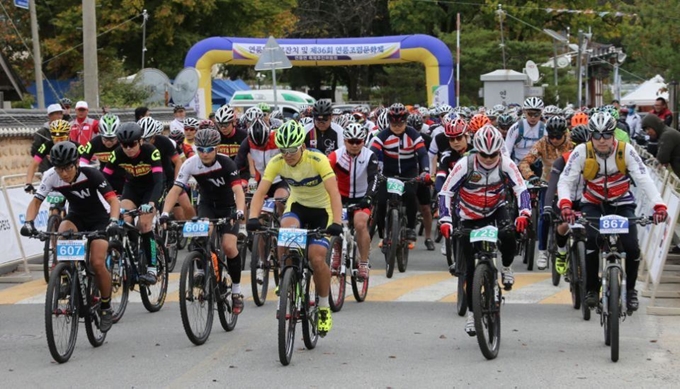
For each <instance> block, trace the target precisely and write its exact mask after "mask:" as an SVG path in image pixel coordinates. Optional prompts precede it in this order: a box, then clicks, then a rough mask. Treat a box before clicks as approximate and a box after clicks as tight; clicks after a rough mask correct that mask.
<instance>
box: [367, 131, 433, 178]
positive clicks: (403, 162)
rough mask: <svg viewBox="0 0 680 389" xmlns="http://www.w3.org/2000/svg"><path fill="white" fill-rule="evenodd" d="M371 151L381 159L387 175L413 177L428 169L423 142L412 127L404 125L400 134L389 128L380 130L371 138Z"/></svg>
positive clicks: (384, 172) (428, 162)
mask: <svg viewBox="0 0 680 389" xmlns="http://www.w3.org/2000/svg"><path fill="white" fill-rule="evenodd" d="M371 151H373V152H374V153H375V154H376V156H377V157H378V159H379V160H382V162H383V174H384V175H385V176H387V177H394V176H399V177H415V176H417V175H418V173H419V172H429V171H430V161H429V160H428V158H427V151H426V149H425V142H424V141H423V138H422V137H421V136H420V134H419V133H418V131H416V130H414V129H413V127H406V130H405V131H404V132H403V133H402V134H401V135H395V134H394V133H393V132H392V131H391V130H390V129H387V130H383V131H381V132H380V133H379V134H378V135H376V136H375V137H374V138H373V143H372V144H371ZM381 157H382V158H381Z"/></svg>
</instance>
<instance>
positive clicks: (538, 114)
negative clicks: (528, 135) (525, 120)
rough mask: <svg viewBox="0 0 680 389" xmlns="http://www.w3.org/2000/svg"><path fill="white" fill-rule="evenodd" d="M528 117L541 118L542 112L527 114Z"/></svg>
mask: <svg viewBox="0 0 680 389" xmlns="http://www.w3.org/2000/svg"><path fill="white" fill-rule="evenodd" d="M526 115H527V116H528V117H530V118H538V117H541V113H540V112H526Z"/></svg>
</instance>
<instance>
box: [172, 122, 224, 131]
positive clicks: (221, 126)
mask: <svg viewBox="0 0 680 389" xmlns="http://www.w3.org/2000/svg"><path fill="white" fill-rule="evenodd" d="M233 124H234V123H231V122H229V123H227V124H220V128H229V127H231V126H232V125H233ZM184 130H185V131H186V128H185V129H184Z"/></svg>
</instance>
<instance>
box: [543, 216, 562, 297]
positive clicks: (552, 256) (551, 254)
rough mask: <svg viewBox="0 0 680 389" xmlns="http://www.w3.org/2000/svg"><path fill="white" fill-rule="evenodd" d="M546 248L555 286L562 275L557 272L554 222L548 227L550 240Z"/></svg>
mask: <svg viewBox="0 0 680 389" xmlns="http://www.w3.org/2000/svg"><path fill="white" fill-rule="evenodd" d="M546 223H548V222H546ZM546 248H547V249H548V264H549V266H550V272H551V273H552V274H551V275H552V284H553V286H558V285H559V284H560V279H561V278H562V276H561V275H560V273H558V272H557V269H555V261H556V260H557V243H556V241H555V225H554V224H553V223H552V222H550V227H549V228H548V241H547V242H546Z"/></svg>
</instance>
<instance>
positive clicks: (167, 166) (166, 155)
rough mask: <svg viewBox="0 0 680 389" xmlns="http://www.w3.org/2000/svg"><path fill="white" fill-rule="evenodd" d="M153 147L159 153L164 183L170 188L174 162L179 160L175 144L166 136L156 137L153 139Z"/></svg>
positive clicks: (173, 177)
mask: <svg viewBox="0 0 680 389" xmlns="http://www.w3.org/2000/svg"><path fill="white" fill-rule="evenodd" d="M153 146H154V147H155V148H157V149H158V151H160V153H161V163H162V165H163V174H164V175H165V183H166V186H170V185H171V184H172V182H173V181H174V180H175V161H176V160H177V158H179V155H178V154H177V149H176V148H175V144H174V143H173V142H172V141H171V140H170V138H168V137H166V136H163V135H156V136H155V137H154V141H153Z"/></svg>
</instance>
